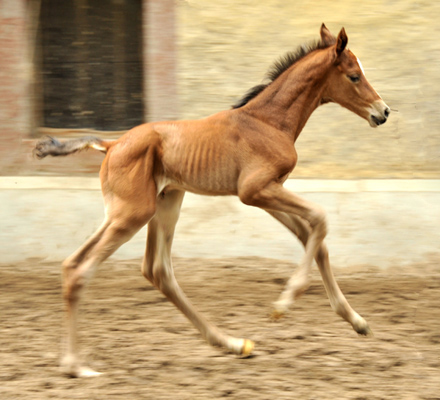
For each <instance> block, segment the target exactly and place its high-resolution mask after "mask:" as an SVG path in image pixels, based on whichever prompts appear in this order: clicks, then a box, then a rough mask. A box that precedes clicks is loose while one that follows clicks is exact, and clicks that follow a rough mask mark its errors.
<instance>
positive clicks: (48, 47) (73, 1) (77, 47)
mask: <svg viewBox="0 0 440 400" xmlns="http://www.w3.org/2000/svg"><path fill="white" fill-rule="evenodd" d="M39 27H40V37H41V44H42V64H41V73H42V97H43V116H42V118H43V121H42V122H43V126H45V127H51V128H92V129H97V130H125V129H128V128H131V127H133V126H135V125H138V124H140V123H142V121H143V115H144V107H143V91H142V76H143V63H142V4H141V0H66V1H59V0H42V3H41V12H40V24H39Z"/></svg>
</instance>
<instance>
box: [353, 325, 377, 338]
mask: <svg viewBox="0 0 440 400" xmlns="http://www.w3.org/2000/svg"><path fill="white" fill-rule="evenodd" d="M356 332H357V333H358V334H359V335H362V336H368V337H374V333H373V331H372V330H371V329H370V327H369V326H368V325H367V326H365V327H363V328H361V329H357V330H356Z"/></svg>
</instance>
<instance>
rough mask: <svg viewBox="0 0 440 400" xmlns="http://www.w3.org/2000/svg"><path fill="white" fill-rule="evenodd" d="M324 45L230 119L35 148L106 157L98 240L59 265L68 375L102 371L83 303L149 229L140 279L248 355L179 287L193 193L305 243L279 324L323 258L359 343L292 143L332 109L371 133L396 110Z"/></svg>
mask: <svg viewBox="0 0 440 400" xmlns="http://www.w3.org/2000/svg"><path fill="white" fill-rule="evenodd" d="M320 34H321V39H320V41H319V42H317V43H315V44H314V45H311V46H309V47H301V48H300V49H299V50H298V52H297V53H291V54H288V55H287V56H285V57H284V58H283V59H281V60H280V61H279V62H277V63H276V64H275V65H274V67H273V68H272V70H271V71H270V72H269V75H268V78H269V83H267V84H264V85H259V86H256V87H255V88H253V89H251V91H250V92H249V93H248V94H247V95H246V96H245V97H244V98H243V99H242V100H241V101H240V102H239V103H238V104H237V105H236V106H234V107H233V109H231V110H227V111H222V112H220V113H218V114H215V115H212V116H210V117H208V118H204V119H201V120H197V121H178V122H155V123H148V124H144V125H141V126H138V127H135V128H133V129H132V130H130V131H129V132H127V133H126V134H125V135H123V136H122V137H121V138H119V139H118V140H116V141H114V142H109V141H103V140H100V139H98V138H94V137H87V138H81V139H73V140H69V141H66V142H63V143H61V142H58V141H57V140H55V139H52V138H48V139H44V140H42V141H41V142H39V143H38V144H37V146H36V148H35V154H36V155H37V156H38V157H40V158H42V157H45V156H47V155H52V156H58V155H67V154H71V153H74V152H76V151H80V150H83V149H87V148H94V149H97V150H100V151H102V152H104V153H106V156H105V158H104V161H103V163H102V167H101V172H100V179H101V185H102V193H103V197H104V203H105V219H104V222H103V223H102V225H101V227H100V228H99V229H98V230H97V231H96V233H95V234H94V235H93V236H92V237H91V238H90V239H89V240H87V241H86V243H84V245H83V246H82V247H80V248H79V249H78V250H77V251H76V252H75V253H74V254H72V255H71V256H70V257H69V258H67V259H66V260H65V261H64V263H63V268H64V284H63V290H64V298H65V301H66V304H67V351H66V354H65V357H64V359H63V366H64V368H65V371H66V372H67V373H68V374H70V375H72V376H93V375H96V374H97V373H96V372H95V371H93V370H91V369H89V368H87V367H86V366H84V365H82V363H81V362H80V361H79V356H78V345H77V315H78V301H79V299H80V294H81V292H82V289H83V288H84V286H85V284H86V282H87V280H88V278H89V277H90V275H91V274H92V272H93V270H94V269H95V268H96V267H97V266H98V265H99V264H100V263H102V262H103V261H104V260H105V259H106V258H107V257H109V256H110V255H111V254H112V253H113V252H114V251H115V250H116V249H117V248H118V247H119V246H121V245H122V244H123V243H124V242H126V241H128V240H129V239H130V238H131V237H132V236H133V235H134V234H135V233H136V232H137V231H138V230H139V229H140V228H141V227H142V226H144V225H145V224H147V223H148V237H147V249H146V254H145V257H144V260H143V263H142V273H143V275H144V276H145V277H146V278H147V279H148V280H149V281H150V282H151V283H152V284H153V285H154V286H156V287H157V288H158V289H159V290H160V291H161V292H162V293H163V294H164V295H165V296H166V297H167V298H168V299H169V300H170V301H171V302H173V303H174V304H175V305H176V307H177V308H179V309H180V311H182V312H183V313H184V314H185V315H186V317H188V319H189V320H190V321H191V322H192V323H193V324H194V325H195V326H196V328H197V329H198V330H199V331H200V332H201V334H202V336H203V337H204V338H205V339H206V340H207V341H208V343H209V344H211V345H214V346H221V347H224V348H225V349H227V350H229V351H231V352H234V353H237V354H244V355H247V354H249V353H250V352H251V351H252V349H253V346H254V344H253V342H251V341H250V340H248V339H239V338H234V337H231V336H228V335H226V334H225V333H223V332H222V331H221V330H220V329H219V328H217V327H216V326H214V325H212V324H211V323H209V322H208V321H207V320H206V319H205V318H204V317H203V315H201V314H200V313H199V312H197V311H196V310H195V309H194V307H193V306H192V305H191V303H190V302H189V301H188V299H187V298H186V296H185V294H184V293H183V291H182V290H181V288H180V287H179V285H178V283H177V281H176V279H175V277H174V273H173V267H172V263H171V244H172V240H173V234H174V227H175V225H176V222H177V220H178V217H179V212H180V207H181V204H182V200H183V196H184V193H185V191H190V192H194V193H199V194H204V195H214V196H215V195H236V196H238V197H239V198H240V200H241V201H242V202H243V203H245V204H248V205H250V206H255V207H259V208H261V209H263V210H265V211H267V212H268V213H269V214H270V215H272V216H273V217H274V218H276V219H277V220H278V221H280V222H281V223H282V224H283V225H285V226H286V227H287V228H288V229H289V230H290V231H291V232H292V233H294V234H295V235H296V236H297V237H298V238H299V240H300V241H301V242H302V243H303V244H304V247H305V255H304V258H303V259H302V261H301V263H300V264H299V267H298V269H297V271H296V272H295V274H294V275H293V276H292V277H291V278H290V280H289V281H288V284H287V286H286V288H285V290H284V291H283V292H282V293H281V296H280V298H279V300H278V301H277V302H276V303H275V314H276V315H281V314H283V313H284V312H285V311H286V310H287V309H288V307H289V306H290V305H291V304H292V302H293V301H294V299H295V298H297V297H298V296H300V295H301V294H302V293H303V292H304V291H305V290H306V288H307V286H308V284H309V272H310V268H311V266H312V262H313V259H315V260H316V262H317V264H318V267H319V270H320V272H321V275H322V278H323V281H324V285H325V288H326V291H327V293H328V296H329V298H330V303H331V306H332V308H333V309H334V310H335V312H336V313H338V314H339V315H340V316H342V318H344V319H345V320H347V321H348V322H349V323H350V324H351V325H352V326H353V328H354V330H355V331H356V332H358V333H360V334H364V335H366V334H368V333H369V332H370V329H369V327H368V325H367V323H366V321H365V320H364V319H363V318H362V317H361V316H360V315H359V314H357V313H356V312H355V311H354V310H353V309H352V308H351V307H350V305H349V304H348V302H347V300H346V299H345V297H344V295H343V294H342V292H341V290H340V289H339V287H338V285H337V283H336V281H335V279H334V277H333V274H332V271H331V269H330V264H329V258H328V252H327V248H326V246H325V244H324V242H323V240H324V237H325V235H326V220H325V214H324V211H323V210H322V209H321V208H320V207H319V206H317V205H314V204H311V203H310V202H308V201H306V200H304V199H302V198H301V197H299V196H297V195H295V194H293V193H291V192H289V191H287V190H286V189H285V188H284V187H283V183H284V181H285V180H286V179H287V177H288V176H289V174H290V173H291V172H292V170H293V169H294V167H295V164H296V162H297V154H296V151H295V141H296V139H297V138H298V136H299V134H300V132H301V130H302V129H303V127H304V125H305V124H306V122H307V120H308V118H309V117H310V115H311V113H312V112H313V111H314V110H315V109H316V108H317V107H318V106H320V105H321V104H324V103H328V102H335V103H338V104H340V105H341V106H343V107H346V108H348V109H349V110H350V111H352V112H354V113H356V114H357V115H359V116H360V117H362V118H364V119H366V120H367V121H368V122H369V124H370V125H371V126H372V127H376V126H378V125H380V124H383V123H384V122H385V121H386V120H387V117H388V115H389V112H390V109H389V108H388V106H387V105H386V104H385V103H384V102H383V101H382V99H381V98H380V96H379V95H378V94H377V92H376V91H375V90H374V89H373V88H372V87H371V85H370V84H369V83H368V81H367V79H366V77H365V75H364V73H363V70H362V67H361V64H360V62H359V60H358V59H357V58H356V57H355V55H354V54H353V53H352V52H351V51H350V50H348V49H347V47H346V45H347V40H348V39H347V35H346V33H345V30H344V29H342V30H341V31H340V33H339V35H338V37H335V36H333V35H332V34H331V33H330V31H329V30H328V29H327V28H326V27H325V25H324V24H323V25H322V27H321V31H320Z"/></svg>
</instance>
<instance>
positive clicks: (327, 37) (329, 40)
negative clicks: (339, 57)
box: [319, 22, 336, 46]
mask: <svg viewBox="0 0 440 400" xmlns="http://www.w3.org/2000/svg"><path fill="white" fill-rule="evenodd" d="M319 33H320V34H321V40H322V42H323V43H324V44H325V45H326V46H331V45H332V44H335V43H336V38H335V37H334V35H333V33H331V32H330V31H329V30H328V28H327V27H326V26H325V24H324V22H323V23H322V25H321V31H320V32H319Z"/></svg>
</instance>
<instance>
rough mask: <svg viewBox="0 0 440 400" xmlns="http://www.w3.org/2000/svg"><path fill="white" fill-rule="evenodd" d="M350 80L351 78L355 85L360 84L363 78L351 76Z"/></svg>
mask: <svg viewBox="0 0 440 400" xmlns="http://www.w3.org/2000/svg"><path fill="white" fill-rule="evenodd" d="M348 78H349V79H350V80H351V81H352V82H353V83H358V82H359V81H360V80H361V78H360V76H359V75H351V76H349V77H348Z"/></svg>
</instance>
